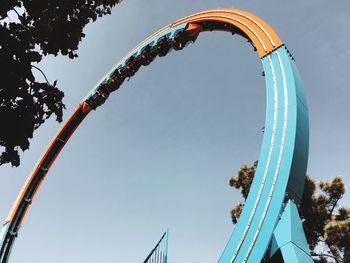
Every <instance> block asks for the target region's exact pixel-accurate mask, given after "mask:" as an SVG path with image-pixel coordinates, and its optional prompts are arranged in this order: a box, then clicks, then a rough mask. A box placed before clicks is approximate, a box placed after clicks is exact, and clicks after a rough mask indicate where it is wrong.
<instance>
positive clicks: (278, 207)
mask: <svg viewBox="0 0 350 263" xmlns="http://www.w3.org/2000/svg"><path fill="white" fill-rule="evenodd" d="M217 30H219V31H225V32H229V33H232V34H237V35H240V36H242V37H244V38H246V39H247V40H248V41H249V42H250V43H251V44H252V46H253V48H254V50H255V51H257V53H258V55H259V57H260V58H261V61H262V65H263V68H264V74H265V80H266V90H267V109H266V120H265V132H264V137H263V143H262V149H261V152H260V156H259V163H258V167H257V171H256V175H255V177H254V180H253V183H252V186H251V190H250V192H249V196H248V197H247V200H246V203H245V206H244V209H243V211H242V214H241V216H240V219H239V221H238V223H237V225H236V226H235V228H234V231H233V233H232V235H231V237H230V239H229V241H228V243H227V245H226V247H225V249H224V251H223V253H222V255H221V257H220V259H219V262H220V263H227V262H254V263H256V262H260V261H262V260H264V259H266V258H267V257H266V255H270V256H271V257H272V256H273V254H274V253H275V252H276V251H277V250H278V249H280V251H281V253H282V257H283V259H284V260H285V261H286V260H287V261H288V262H312V260H311V258H310V256H309V251H308V248H307V245H305V237H304V235H303V232H302V230H301V233H299V234H298V235H300V238H301V239H300V240H302V241H301V243H302V245H300V244H299V245H298V244H296V243H295V242H294V241H293V240H292V239H290V240H289V241H288V242H287V241H286V242H284V243H283V242H282V241H279V240H282V239H283V238H282V239H281V238H280V237H279V236H278V235H277V234H276V233H277V232H276V231H275V230H276V229H278V228H279V224H282V222H287V221H288V218H287V212H286V211H287V210H288V211H291V212H288V215H290V213H291V214H293V213H295V211H296V214H297V210H295V209H296V205H295V204H298V203H299V202H300V200H301V196H302V192H303V187H304V180H305V173H306V166H307V158H308V145H309V142H308V109H307V104H306V99H305V96H304V92H303V85H302V82H301V79H300V77H299V73H298V70H297V68H296V66H295V63H294V59H293V57H292V56H291V54H290V52H289V51H288V49H287V48H286V47H285V45H284V44H283V43H282V41H281V40H280V38H279V37H278V36H277V34H276V33H275V32H274V31H273V30H272V29H271V27H270V26H268V25H267V24H266V23H265V22H264V21H262V20H261V19H260V18H258V17H257V16H255V15H253V14H250V13H248V12H245V11H242V10H236V9H226V8H219V9H212V10H207V11H203V12H199V13H196V14H193V15H190V16H187V17H185V18H182V19H179V20H177V21H175V22H173V23H171V24H169V25H167V26H166V27H164V28H162V29H160V30H159V31H158V32H156V33H154V34H153V35H151V36H150V37H148V38H147V39H145V40H144V41H143V42H141V43H140V44H139V45H137V46H136V47H135V48H134V49H132V50H131V51H130V52H129V53H128V54H127V55H126V56H125V57H124V58H122V59H121V60H120V61H119V62H118V63H117V64H115V65H114V66H113V67H112V69H111V70H110V71H109V72H108V73H107V74H106V75H105V76H104V77H103V78H102V79H101V80H100V81H99V82H98V83H97V85H96V86H95V87H94V88H93V89H92V90H91V91H90V92H89V93H88V95H87V96H86V97H85V98H84V99H83V100H82V101H81V102H80V103H79V105H78V106H77V107H76V109H75V110H74V112H73V113H72V114H71V115H70V117H69V118H68V119H67V120H66V122H65V123H64V125H63V126H62V127H61V128H60V130H59V131H58V132H57V134H56V135H55V137H54V138H53V140H52V141H51V143H50V144H49V146H48V147H47V149H46V150H45V152H44V154H43V155H42V156H41V158H40V159H39V161H38V163H37V164H36V166H35V167H34V169H33V171H32V173H31V174H30V175H29V177H28V179H27V181H26V182H25V184H24V186H23V188H22V190H21V191H20V193H19V195H18V197H17V199H16V201H15V203H14V204H13V207H12V209H11V211H10V213H9V215H8V217H7V220H6V222H5V223H4V225H3V228H2V231H1V234H0V246H1V247H0V261H1V262H7V261H8V258H9V255H10V252H11V248H12V245H13V243H14V241H15V238H16V237H17V234H18V230H19V228H20V226H21V225H22V223H23V220H24V218H25V216H26V214H27V212H28V209H29V207H30V205H31V203H32V201H33V199H34V196H35V194H36V193H37V191H38V189H39V187H40V185H41V183H42V182H43V180H44V178H45V176H46V174H47V173H48V171H49V169H50V167H51V165H52V164H53V162H54V161H55V159H56V157H57V156H58V155H59V153H60V152H61V150H62V148H63V147H64V146H65V144H66V143H67V141H68V140H69V138H70V137H71V135H72V134H73V133H74V131H75V130H76V128H77V127H78V126H79V124H80V123H81V122H82V121H83V120H84V119H85V117H86V116H87V115H88V114H89V113H90V112H91V110H95V109H97V108H98V107H99V106H101V105H102V104H103V103H104V102H105V101H106V100H107V98H108V96H109V95H110V93H111V92H113V91H116V90H117V89H119V87H120V86H121V85H122V83H123V82H124V80H125V79H127V78H131V77H132V76H134V74H135V73H136V72H137V71H138V70H139V69H140V67H141V66H147V65H149V64H150V63H151V62H152V61H153V60H154V59H155V58H156V57H157V56H159V57H163V56H165V55H167V54H168V52H169V51H170V50H172V49H173V50H181V49H183V48H184V47H186V46H187V45H188V44H189V43H193V42H195V40H196V39H197V37H198V35H199V33H201V32H205V31H217ZM293 209H294V210H293ZM293 211H294V212H293ZM284 214H285V216H284ZM281 218H282V219H283V220H282V219H281ZM284 218H287V219H284ZM293 220H294V221H297V220H299V217H298V215H297V216H296V217H295V218H294V219H293ZM288 222H289V221H288ZM292 231H293V230H292ZM299 232H300V231H299ZM293 242H294V243H293ZM282 243H283V244H282ZM288 253H289V254H288ZM290 253H292V254H293V255H294V257H295V260H294V259H292V256H290V255H292V254H290ZM286 258H290V259H286Z"/></svg>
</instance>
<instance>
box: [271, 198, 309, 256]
mask: <svg viewBox="0 0 350 263" xmlns="http://www.w3.org/2000/svg"><path fill="white" fill-rule="evenodd" d="M270 257H271V259H272V262H276V263H277V262H285V263H301V262H302V263H309V262H310V263H312V262H314V261H313V260H312V257H311V255H310V249H309V246H308V244H307V241H306V237H305V234H304V230H303V225H302V222H301V219H300V216H299V213H298V208H297V206H296V205H295V204H294V203H293V201H291V200H289V201H288V202H287V204H286V206H285V208H284V210H283V212H282V216H281V219H280V220H279V222H278V224H277V226H276V228H275V231H274V232H273V236H272V240H271V250H270Z"/></svg>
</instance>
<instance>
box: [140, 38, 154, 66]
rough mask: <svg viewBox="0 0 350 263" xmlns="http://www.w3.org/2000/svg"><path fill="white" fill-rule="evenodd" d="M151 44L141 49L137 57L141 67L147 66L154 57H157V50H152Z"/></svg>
mask: <svg viewBox="0 0 350 263" xmlns="http://www.w3.org/2000/svg"><path fill="white" fill-rule="evenodd" d="M152 46H153V42H152V43H150V44H148V45H147V46H145V47H143V48H142V49H141V54H140V56H139V59H140V63H141V64H142V65H143V66H147V65H149V64H150V63H151V62H152V61H153V60H154V59H155V57H156V56H157V55H158V52H157V49H156V48H153V47H152Z"/></svg>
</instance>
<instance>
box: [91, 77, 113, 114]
mask: <svg viewBox="0 0 350 263" xmlns="http://www.w3.org/2000/svg"><path fill="white" fill-rule="evenodd" d="M109 94H110V88H109V85H108V84H107V83H106V82H104V83H102V84H100V86H98V88H97V90H96V92H95V93H94V94H93V95H91V96H90V97H89V98H88V99H87V100H86V103H87V104H89V105H90V106H91V108H92V109H96V108H97V107H98V106H101V105H102V104H103V103H105V101H106V99H107V98H108V96H109Z"/></svg>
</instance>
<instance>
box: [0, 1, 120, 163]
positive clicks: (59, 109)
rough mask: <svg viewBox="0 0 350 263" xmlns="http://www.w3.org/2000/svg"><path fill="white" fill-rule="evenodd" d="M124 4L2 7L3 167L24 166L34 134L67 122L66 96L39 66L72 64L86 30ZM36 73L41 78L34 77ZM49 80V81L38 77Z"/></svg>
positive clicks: (6, 3) (38, 3)
mask: <svg viewBox="0 0 350 263" xmlns="http://www.w3.org/2000/svg"><path fill="white" fill-rule="evenodd" d="M119 2H120V0H94V1H88V0H62V1H56V0H46V1H41V0H26V1H22V0H2V1H1V4H0V63H1V64H0V79H1V85H0V120H1V124H2V125H1V129H0V147H1V148H2V152H1V155H0V165H2V164H5V163H11V164H12V166H18V165H19V164H20V157H19V149H21V150H22V151H25V150H27V149H28V148H29V145H30V143H29V139H30V138H32V137H33V133H34V131H35V130H36V129H37V128H39V127H40V126H41V125H42V124H43V123H44V122H45V120H47V119H48V118H50V117H51V116H52V115H55V116H56V120H57V121H59V122H61V121H62V114H63V109H64V108H65V106H64V103H63V97H64V93H63V92H62V91H61V90H60V89H59V88H58V87H57V81H55V82H54V83H53V84H51V83H49V82H48V80H47V78H46V76H45V74H44V73H43V72H42V71H41V70H40V69H39V68H38V67H37V66H35V65H37V63H39V62H40V61H41V60H42V58H43V57H44V56H46V55H50V54H51V55H54V56H57V55H59V54H61V55H63V56H68V57H69V58H71V59H73V58H76V57H77V56H78V55H77V53H76V51H77V49H78V45H79V43H80V41H81V40H82V38H84V36H85V34H84V33H83V29H84V27H85V26H86V25H87V24H88V23H90V22H93V21H95V20H96V19H97V18H98V17H101V16H104V15H107V14H111V10H112V8H113V7H114V6H115V5H116V4H118V3H119ZM34 71H37V74H34ZM38 75H44V77H45V81H39V80H37V78H36V76H38Z"/></svg>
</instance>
